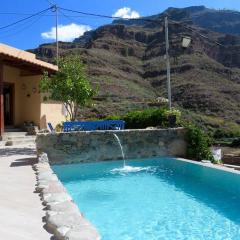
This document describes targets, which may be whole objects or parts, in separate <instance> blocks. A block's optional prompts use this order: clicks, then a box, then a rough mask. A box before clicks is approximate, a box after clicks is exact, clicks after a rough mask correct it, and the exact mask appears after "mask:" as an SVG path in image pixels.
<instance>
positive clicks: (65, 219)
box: [33, 153, 101, 240]
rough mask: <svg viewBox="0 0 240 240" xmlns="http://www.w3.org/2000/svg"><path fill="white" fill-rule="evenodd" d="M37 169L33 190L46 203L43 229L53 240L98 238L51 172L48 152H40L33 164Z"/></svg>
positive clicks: (99, 237) (97, 234)
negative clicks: (51, 235)
mask: <svg viewBox="0 0 240 240" xmlns="http://www.w3.org/2000/svg"><path fill="white" fill-rule="evenodd" d="M33 169H34V171H35V172H36V179H37V185H36V192H37V193H39V195H40V198H41V201H42V204H43V205H44V206H45V209H44V210H45V217H44V222H45V226H44V227H45V229H46V230H47V231H48V232H50V233H52V234H53V235H54V239H55V240H101V236H100V234H99V233H98V231H97V229H96V228H95V226H93V225H92V224H91V223H90V222H89V221H88V220H87V219H86V218H85V217H84V216H83V214H82V213H81V212H80V210H79V208H78V206H77V205H76V204H75V203H74V201H73V199H72V197H71V196H70V195H69V194H68V192H67V190H66V189H65V187H64V186H63V184H62V183H61V181H60V180H59V179H58V177H57V175H56V174H55V173H54V172H53V170H52V168H51V166H50V164H49V160H48V156H47V154H46V153H42V154H41V155H39V156H38V163H36V164H34V166H33Z"/></svg>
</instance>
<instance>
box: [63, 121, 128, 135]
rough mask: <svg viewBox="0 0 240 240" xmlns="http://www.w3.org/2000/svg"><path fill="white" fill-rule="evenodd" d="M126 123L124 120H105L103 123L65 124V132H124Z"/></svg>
mask: <svg viewBox="0 0 240 240" xmlns="http://www.w3.org/2000/svg"><path fill="white" fill-rule="evenodd" d="M124 127H125V122H124V121H123V120H103V121H76V122H64V123H63V131H64V132H73V131H96V130H123V129H124Z"/></svg>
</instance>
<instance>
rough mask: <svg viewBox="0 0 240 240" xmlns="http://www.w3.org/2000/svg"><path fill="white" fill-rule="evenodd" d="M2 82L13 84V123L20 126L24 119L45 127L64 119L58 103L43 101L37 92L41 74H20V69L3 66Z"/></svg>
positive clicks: (61, 107) (54, 124)
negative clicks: (49, 123)
mask: <svg viewBox="0 0 240 240" xmlns="http://www.w3.org/2000/svg"><path fill="white" fill-rule="evenodd" d="M3 79H4V82H7V83H13V84H14V106H13V108H14V116H13V119H14V125H15V126H21V125H22V124H23V123H24V122H25V121H28V122H30V121H33V122H34V123H35V124H36V125H37V126H39V127H40V129H42V128H46V127H47V126H46V124H47V123H48V122H51V123H52V124H53V126H56V124H58V123H60V122H62V121H64V120H65V116H64V111H63V106H62V104H60V103H45V102H44V103H43V101H42V99H43V98H42V97H41V94H40V93H39V82H40V79H41V76H40V75H38V76H36V75H35V76H20V69H18V68H14V67H10V66H4V73H3Z"/></svg>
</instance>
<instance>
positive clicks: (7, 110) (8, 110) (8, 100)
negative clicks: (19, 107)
mask: <svg viewBox="0 0 240 240" xmlns="http://www.w3.org/2000/svg"><path fill="white" fill-rule="evenodd" d="M13 93H14V84H11V83H4V84H3V106H4V107H3V109H4V125H5V127H6V126H12V125H13V107H14V106H13Z"/></svg>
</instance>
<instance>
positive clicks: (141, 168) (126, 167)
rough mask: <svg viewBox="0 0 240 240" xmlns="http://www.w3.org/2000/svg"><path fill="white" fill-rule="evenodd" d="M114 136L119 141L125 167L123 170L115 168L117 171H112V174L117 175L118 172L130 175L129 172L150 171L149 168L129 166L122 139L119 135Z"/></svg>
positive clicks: (114, 134)
mask: <svg viewBox="0 0 240 240" xmlns="http://www.w3.org/2000/svg"><path fill="white" fill-rule="evenodd" d="M113 136H114V137H115V139H116V140H117V142H118V145H119V147H120V150H121V153H122V159H123V167H122V168H115V169H113V170H111V172H113V173H116V172H117V173H118V172H121V173H129V172H140V171H143V170H148V169H149V167H132V166H127V165H126V160H125V155H124V151H123V147H122V143H121V140H120V138H119V137H118V135H117V134H116V133H113Z"/></svg>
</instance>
